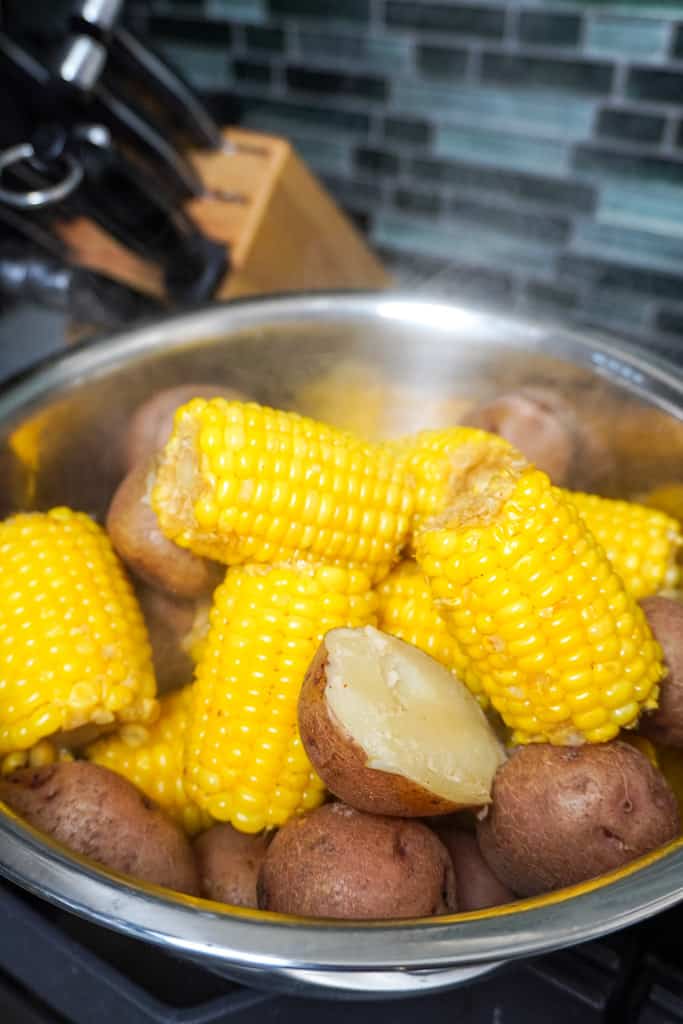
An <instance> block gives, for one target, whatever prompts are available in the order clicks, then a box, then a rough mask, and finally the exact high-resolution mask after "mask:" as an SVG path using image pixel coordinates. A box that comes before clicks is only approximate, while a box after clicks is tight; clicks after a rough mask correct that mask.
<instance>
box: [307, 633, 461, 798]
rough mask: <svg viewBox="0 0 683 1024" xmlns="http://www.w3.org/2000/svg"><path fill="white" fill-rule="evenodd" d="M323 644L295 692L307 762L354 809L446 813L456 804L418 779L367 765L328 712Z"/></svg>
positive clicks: (353, 743)
mask: <svg viewBox="0 0 683 1024" xmlns="http://www.w3.org/2000/svg"><path fill="white" fill-rule="evenodd" d="M327 659H328V655H327V650H326V648H325V641H324V640H323V642H322V643H321V644H320V646H319V648H318V650H317V652H316V654H315V657H314V659H313V661H312V662H311V665H310V667H309V669H308V672H307V673H306V676H305V678H304V682H303V686H302V687H301V692H300V694H299V709H298V715H299V734H300V736H301V742H302V743H303V745H304V748H305V750H306V753H307V754H308V757H309V759H310V761H311V764H312V765H313V767H314V768H315V770H316V771H317V773H318V775H319V776H320V778H321V779H322V780H323V782H324V783H325V786H326V787H327V788H328V789H329V791H330V793H333V794H334V795H335V796H336V797H339V799H340V800H343V801H344V802H345V803H347V804H348V805H349V806H350V807H355V809H356V810H358V811H367V812H368V813H369V814H388V815H391V816H396V817H400V818H423V817H428V816H429V815H432V814H449V813H450V812H451V811H455V810H458V808H459V806H460V805H459V804H455V803H452V802H451V801H449V800H445V799H444V798H443V797H440V796H437V795H436V794H434V793H430V792H429V791H428V790H426V789H425V788H424V787H423V786H420V785H419V784H418V783H417V782H412V781H411V780H410V779H407V778H405V777H404V776H402V775H396V774H394V773H393V772H383V771H379V770H378V769H376V768H368V767H367V766H366V757H365V752H364V750H363V749H362V747H360V746H359V745H358V744H357V743H355V742H354V741H353V739H352V738H351V737H350V736H349V735H348V734H347V733H346V732H345V731H344V730H343V729H342V727H341V725H340V724H339V723H338V722H337V720H336V719H335V718H333V717H332V714H331V712H330V711H329V708H328V705H327V700H326V699H325V688H326V686H327Z"/></svg>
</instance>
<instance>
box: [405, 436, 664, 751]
mask: <svg viewBox="0 0 683 1024" xmlns="http://www.w3.org/2000/svg"><path fill="white" fill-rule="evenodd" d="M416 547H417V560H418V563H419V564H420V566H421V568H422V570H423V571H424V573H425V574H426V576H427V578H428V579H429V582H430V586H431V588H432V592H433V595H434V598H435V600H436V601H437V604H438V607H439V609H440V611H441V614H442V616H443V618H444V620H445V621H446V623H447V625H448V628H449V629H450V630H451V631H452V632H453V635H454V636H455V638H456V640H457V641H458V642H459V644H460V646H461V647H462V649H463V651H464V653H465V656H466V658H467V660H468V665H469V670H470V672H471V673H473V674H474V675H476V677H477V680H478V683H479V685H480V686H481V688H482V689H483V690H484V691H485V692H486V694H487V695H488V696H489V698H490V700H491V703H492V704H493V706H494V707H495V708H496V710H497V711H499V712H500V714H501V717H502V718H503V720H504V721H505V723H506V724H507V725H508V726H510V727H511V728H512V729H513V730H514V733H513V742H516V743H529V742H539V741H540V742H542V741H549V742H551V743H559V744H575V743H581V742H583V741H584V740H588V741H590V742H602V741H605V740H609V739H611V738H612V737H614V736H616V735H617V733H618V732H619V729H620V728H624V727H625V728H628V727H629V726H632V725H634V724H635V722H636V721H637V719H638V716H639V714H640V712H641V711H642V710H643V709H645V708H652V707H655V706H656V701H657V696H658V689H659V688H658V685H657V684H658V680H659V679H660V678H661V676H662V674H663V665H662V658H661V650H660V648H659V645H658V644H657V643H656V642H655V640H654V638H653V636H652V633H651V631H650V629H649V627H648V625H647V622H646V620H645V616H644V614H643V612H642V610H641V608H640V607H639V606H638V605H637V604H636V602H635V600H634V599H633V598H632V597H631V596H630V595H628V594H627V593H626V591H625V589H624V586H623V584H622V582H621V580H620V578H619V576H618V575H617V574H616V573H615V571H614V570H613V568H612V566H611V565H610V563H609V561H608V559H607V556H606V554H605V553H604V551H603V550H602V548H601V547H600V545H599V544H597V542H596V541H595V539H594V538H593V536H592V535H591V533H590V532H589V530H588V528H587V527H586V525H585V523H584V522H583V521H582V519H581V518H580V516H579V514H578V512H577V510H576V508H575V507H574V505H573V504H572V503H571V501H568V500H567V498H566V497H565V495H564V494H563V492H562V491H560V490H558V489H557V488H555V487H553V486H552V485H551V484H550V481H549V480H548V478H547V476H546V475H545V474H544V473H541V472H540V471H538V470H536V469H534V468H533V467H532V466H530V465H529V464H528V463H527V462H526V461H525V460H524V459H523V457H521V456H519V455H517V454H514V452H506V451H504V450H502V449H501V448H500V447H499V446H493V445H490V444H488V443H487V442H486V441H483V442H482V443H480V444H479V445H471V446H470V447H469V453H468V456H467V464H465V463H464V462H462V461H461V464H460V465H459V466H458V472H457V476H456V477H455V478H454V480H453V481H452V486H451V493H450V499H449V503H448V506H447V508H446V509H445V510H444V512H443V513H442V514H441V515H440V516H437V517H435V518H433V519H432V520H430V521H427V522H426V523H425V524H423V526H422V527H421V529H420V531H419V532H418V535H417V538H416Z"/></svg>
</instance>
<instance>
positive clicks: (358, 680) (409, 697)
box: [299, 626, 505, 817]
mask: <svg viewBox="0 0 683 1024" xmlns="http://www.w3.org/2000/svg"><path fill="white" fill-rule="evenodd" d="M299 731H300V733H301V739H302V742H303V744H304V747H305V748H306V752H307V753H308V756H309V758H310V759H311V762H312V764H313V767H314V768H315V769H316V771H317V772H318V774H319V775H320V777H321V779H322V780H323V782H324V783H325V785H326V786H327V788H328V789H329V790H330V791H331V792H332V793H334V794H335V796H338V797H339V798H340V799H341V800H344V801H345V802H346V803H348V804H349V805H350V806H351V807H355V808H356V809H357V810H361V811H370V812H372V813H375V814H389V815H397V816H400V817H423V816H427V815H432V814H447V813H449V812H451V811H453V810H456V809H458V808H461V807H477V806H481V805H482V804H487V803H488V802H489V800H490V795H491V786H492V783H493V777H494V775H495V773H496V769H497V768H498V766H499V765H500V764H502V762H503V761H504V760H505V754H504V751H503V748H502V746H501V745H500V743H499V742H498V740H497V738H496V736H495V734H494V732H493V730H492V729H491V726H490V725H489V723H488V721H487V719H486V717H485V715H484V713H483V712H482V710H481V708H480V707H479V705H478V704H477V702H476V700H475V699H474V697H472V695H471V694H470V693H469V691H468V690H467V689H466V688H465V686H464V685H463V684H462V683H459V682H458V680H457V679H456V678H455V677H454V675H453V673H452V672H450V671H449V670H448V669H446V668H444V667H443V665H440V664H439V663H438V662H437V661H435V660H434V659H433V658H431V657H430V656H429V655H428V654H424V653H423V652H422V651H420V650H418V648H417V647H413V646H412V645H411V644H407V643H404V642H403V641H402V640H398V639H397V638H396V637H393V636H388V635H387V634H386V633H382V632H380V631H379V630H378V629H374V628H373V627H372V626H364V627H362V628H359V629H333V630H331V631H330V632H329V633H327V634H326V635H325V637H324V638H323V640H322V642H321V644H320V647H319V648H318V652H317V654H316V656H315V658H314V660H313V662H312V664H311V666H310V668H309V670H308V673H307V675H306V679H305V680H304V684H303V687H302V690H301V694H300V698H299Z"/></svg>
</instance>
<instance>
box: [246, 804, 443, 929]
mask: <svg viewBox="0 0 683 1024" xmlns="http://www.w3.org/2000/svg"><path fill="white" fill-rule="evenodd" d="M258 901H259V907H260V908H261V910H274V911H277V912H279V913H282V914H296V915H298V916H301V917H329V918H345V919H349V920H367V919H388V918H399V917H427V916H432V915H435V914H448V913H451V912H453V911H454V910H456V909H457V904H456V898H455V879H454V875H453V865H452V863H451V859H450V857H449V855H448V852H447V850H446V849H445V847H444V846H443V844H442V843H441V842H440V841H439V839H438V838H437V837H436V835H435V834H434V833H433V832H432V830H431V829H429V828H427V826H426V825H423V824H422V823H421V822H417V821H403V820H401V819H398V818H387V817H380V816H378V815H374V814H363V813H362V812H360V811H355V810H353V809H352V808H351V807H347V806H345V805H344V804H342V803H333V804H326V805H325V806H323V807H319V808H318V809H317V810H315V811H312V812H310V813H309V814H306V815H304V816H303V817H301V818H294V819H293V820H291V821H289V822H288V823H287V824H286V825H285V826H284V827H283V828H281V829H280V831H279V832H277V833H276V835H275V837H274V839H273V841H272V843H271V844H270V846H269V848H268V852H267V854H266V856H265V858H264V861H263V864H262V865H261V870H260V872H259V878H258Z"/></svg>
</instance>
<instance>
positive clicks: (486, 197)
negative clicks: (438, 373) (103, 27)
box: [131, 0, 683, 350]
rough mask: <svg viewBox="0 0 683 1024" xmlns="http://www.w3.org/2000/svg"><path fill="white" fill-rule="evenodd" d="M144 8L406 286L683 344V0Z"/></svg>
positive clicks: (382, 0)
mask: <svg viewBox="0 0 683 1024" xmlns="http://www.w3.org/2000/svg"><path fill="white" fill-rule="evenodd" d="M131 6H133V7H137V8H138V9H139V8H144V9H146V10H147V9H151V17H150V18H149V29H150V31H151V34H152V36H153V37H154V38H155V39H156V41H157V43H158V44H159V45H160V46H161V47H163V49H164V50H165V51H166V53H167V54H168V55H169V56H170V57H172V58H173V59H175V60H176V61H177V63H178V64H179V65H180V66H181V67H182V68H183V69H184V70H185V72H186V74H187V76H188V77H189V78H190V80H191V81H192V82H194V83H195V84H196V85H197V86H198V87H200V88H201V89H202V90H204V91H205V92H206V93H207V94H209V95H210V96H211V99H212V101H213V102H214V105H215V108H216V110H217V111H218V112H219V113H221V115H222V116H223V117H224V118H226V119H232V118H235V117H239V119H240V120H241V122H242V123H243V124H244V125H248V126H253V127H254V128H257V129H263V130H266V131H269V132H276V133H281V134H283V135H286V136H288V137H289V138H290V139H291V140H292V141H293V142H294V143H295V145H296V147H297V148H298V150H299V152H300V153H301V154H302V155H303V157H304V158H305V159H306V160H307V161H308V163H309V164H310V166H311V167H312V168H313V169H314V170H315V171H316V172H317V173H318V174H319V175H320V176H321V177H322V178H323V180H324V181H325V182H326V183H327V185H328V186H329V188H330V189H331V191H332V192H333V194H334V195H335V196H336V197H337V199H338V200H339V202H340V203H341V204H342V205H343V206H344V207H345V208H346V209H347V210H348V211H350V212H351V213H352V214H353V216H354V218H355V219H356V221H357V222H358V223H359V224H360V225H361V227H362V228H363V230H364V231H366V232H367V235H368V238H369V240H370V242H371V243H372V245H373V246H375V247H376V248H377V249H378V250H379V251H380V252H381V254H382V255H383V256H384V258H385V259H386V260H387V262H388V263H389V264H390V265H391V266H392V267H394V268H395V269H396V271H397V274H398V276H399V279H400V280H401V281H402V282H403V283H405V284H407V285H409V286H411V287H415V288H419V289H420V290H423V291H425V292H436V293H438V294H447V295H449V296H461V297H462V298H463V299H465V300H467V299H473V300H480V299H482V298H483V299H486V300H487V301H489V302H495V303H498V304H500V305H502V306H504V307H507V308H514V309H515V310H517V311H519V312H525V311H529V310H531V311H534V312H538V311H540V312H541V313H543V314H544V315H546V314H547V315H550V316H557V315H559V316H561V317H563V318H572V319H574V320H576V321H578V322H590V323H593V324H598V325H602V326H606V327H609V328H612V329H615V330H618V331H619V332H621V333H622V334H625V335H627V336H628V337H632V338H634V339H636V340H641V341H646V342H647V343H648V344H653V345H657V346H658V347H659V348H661V349H665V350H672V349H676V348H683V120H682V117H683V2H681V3H674V2H666V0H664V2H659V3H648V2H643V0H631V2H622V3H610V2H606V0H603V2H593V3H589V2H573V3H571V2H562V0H536V2H534V0H525V2H519V0H508V2H499V3H496V2H495V0H491V2H479V0H470V2H468V3H457V2H456V3H454V2H448V0H429V2H428V0H194V2H187V0H186V2H183V3H181V2H168V0H165V2H164V0H151V2H149V0H148V2H147V3H146V4H141V3H140V2H139V0H138V2H137V5H136V4H135V3H133V4H131Z"/></svg>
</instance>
